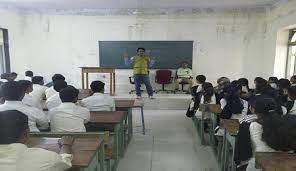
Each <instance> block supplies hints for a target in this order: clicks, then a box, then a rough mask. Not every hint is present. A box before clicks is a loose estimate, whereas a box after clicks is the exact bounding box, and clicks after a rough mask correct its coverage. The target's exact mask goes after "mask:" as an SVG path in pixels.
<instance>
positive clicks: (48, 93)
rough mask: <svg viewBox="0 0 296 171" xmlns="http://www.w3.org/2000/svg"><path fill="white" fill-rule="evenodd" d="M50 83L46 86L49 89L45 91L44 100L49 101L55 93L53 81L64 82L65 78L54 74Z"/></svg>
mask: <svg viewBox="0 0 296 171" xmlns="http://www.w3.org/2000/svg"><path fill="white" fill-rule="evenodd" d="M51 79H52V82H50V83H48V84H46V86H47V87H48V86H49V88H48V89H46V90H45V96H46V99H49V98H50V97H51V96H53V95H55V94H56V93H57V91H56V90H55V89H54V87H53V85H54V82H55V81H65V79H66V78H65V77H64V76H63V75H61V74H54V76H53V77H52V78H51Z"/></svg>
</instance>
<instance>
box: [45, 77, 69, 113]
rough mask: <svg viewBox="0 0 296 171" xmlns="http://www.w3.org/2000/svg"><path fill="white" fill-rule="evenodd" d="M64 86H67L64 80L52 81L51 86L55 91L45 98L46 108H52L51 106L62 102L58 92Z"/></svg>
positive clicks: (53, 106) (56, 105)
mask: <svg viewBox="0 0 296 171" xmlns="http://www.w3.org/2000/svg"><path fill="white" fill-rule="evenodd" d="M65 87H67V83H66V81H55V82H54V85H53V88H54V90H55V91H56V93H55V94H54V95H53V96H51V97H50V98H49V99H47V100H46V106H47V109H48V110H52V109H53V108H55V107H58V106H59V105H60V104H62V101H61V98H60V93H59V92H60V91H61V90H62V89H63V88H65Z"/></svg>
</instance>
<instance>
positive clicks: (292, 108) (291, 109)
mask: <svg viewBox="0 0 296 171" xmlns="http://www.w3.org/2000/svg"><path fill="white" fill-rule="evenodd" d="M288 96H289V99H290V100H289V101H288V102H287V106H286V107H287V110H288V114H290V115H296V103H295V100H296V86H291V87H289V88H288Z"/></svg>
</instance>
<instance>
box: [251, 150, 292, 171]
mask: <svg viewBox="0 0 296 171" xmlns="http://www.w3.org/2000/svg"><path fill="white" fill-rule="evenodd" d="M255 161H256V168H258V169H262V170H263V171H295V170H296V154H292V153H282V152H273V153H255Z"/></svg>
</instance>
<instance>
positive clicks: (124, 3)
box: [0, 0, 284, 9]
mask: <svg viewBox="0 0 296 171" xmlns="http://www.w3.org/2000/svg"><path fill="white" fill-rule="evenodd" d="M278 1H284V0H0V6H2V7H6V8H20V9H135V8H166V9H175V8H179V9H180V8H183V9H184V8H185V9H186V8H213V7H214V8H220V7H221V8H238V7H240V8H241V7H242V8H254V7H269V6H272V5H273V4H274V3H276V2H278Z"/></svg>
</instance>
